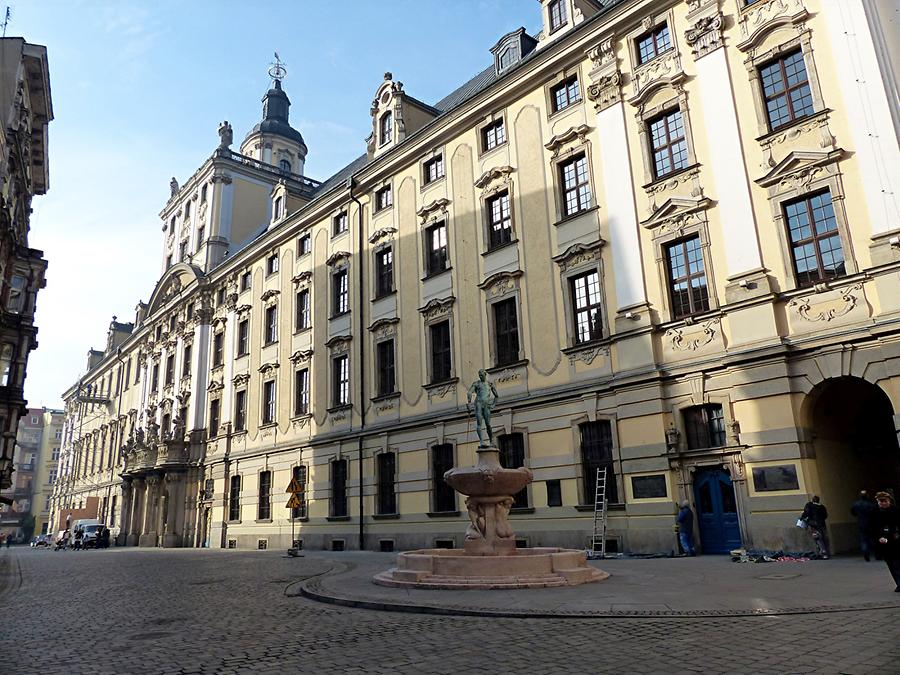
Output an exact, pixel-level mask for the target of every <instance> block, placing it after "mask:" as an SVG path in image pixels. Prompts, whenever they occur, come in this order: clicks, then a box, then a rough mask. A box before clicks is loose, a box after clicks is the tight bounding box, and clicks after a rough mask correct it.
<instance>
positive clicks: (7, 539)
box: [6, 534, 12, 548]
mask: <svg viewBox="0 0 900 675" xmlns="http://www.w3.org/2000/svg"><path fill="white" fill-rule="evenodd" d="M10 546H12V534H8V535H6V548H9V547H10Z"/></svg>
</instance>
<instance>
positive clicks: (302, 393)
mask: <svg viewBox="0 0 900 675" xmlns="http://www.w3.org/2000/svg"><path fill="white" fill-rule="evenodd" d="M294 414H295V415H308V414H309V370H307V369H306V368H304V369H303V370H298V371H296V372H295V373H294Z"/></svg>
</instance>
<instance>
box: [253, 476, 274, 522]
mask: <svg viewBox="0 0 900 675" xmlns="http://www.w3.org/2000/svg"><path fill="white" fill-rule="evenodd" d="M271 518H272V472H271V471H262V472H260V474H259V501H258V502H257V506H256V519H257V520H270V519H271Z"/></svg>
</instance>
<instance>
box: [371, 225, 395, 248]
mask: <svg viewBox="0 0 900 675" xmlns="http://www.w3.org/2000/svg"><path fill="white" fill-rule="evenodd" d="M396 233H397V228H396V227H380V228H378V229H377V230H375V231H374V232H373V233H372V236H371V237H369V243H370V244H377V243H378V242H379V241H380V240H381V239H393V238H394V235H395V234H396Z"/></svg>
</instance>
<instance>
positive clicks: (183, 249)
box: [178, 241, 188, 262]
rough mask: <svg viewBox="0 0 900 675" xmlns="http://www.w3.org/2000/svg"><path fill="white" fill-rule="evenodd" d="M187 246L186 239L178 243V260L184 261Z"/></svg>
mask: <svg viewBox="0 0 900 675" xmlns="http://www.w3.org/2000/svg"><path fill="white" fill-rule="evenodd" d="M187 246H188V243H187V242H186V241H182V242H181V243H179V244H178V262H184V260H185V258H187Z"/></svg>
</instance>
